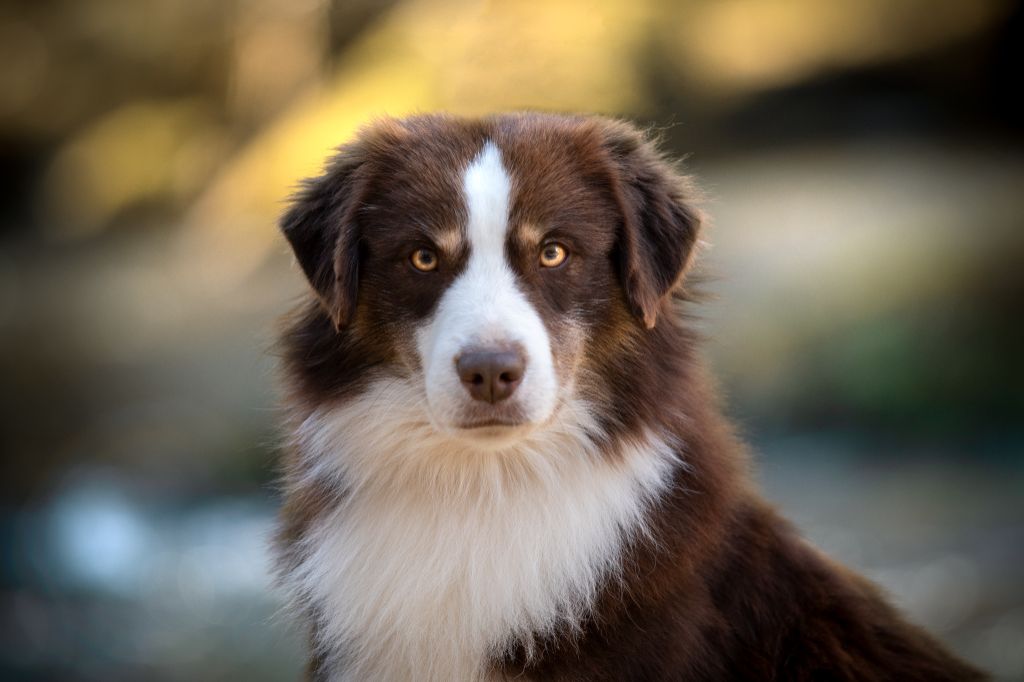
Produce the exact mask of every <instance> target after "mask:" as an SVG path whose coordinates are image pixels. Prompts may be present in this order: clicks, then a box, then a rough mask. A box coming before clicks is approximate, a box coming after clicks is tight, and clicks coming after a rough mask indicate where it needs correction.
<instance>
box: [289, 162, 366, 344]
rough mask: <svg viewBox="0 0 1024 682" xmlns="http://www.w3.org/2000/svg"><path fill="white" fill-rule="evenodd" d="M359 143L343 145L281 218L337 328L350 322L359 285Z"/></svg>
mask: <svg viewBox="0 0 1024 682" xmlns="http://www.w3.org/2000/svg"><path fill="white" fill-rule="evenodd" d="M364 157H365V154H364V151H363V149H362V148H361V146H360V145H359V143H355V144H352V145H348V146H345V147H342V148H341V149H340V150H339V152H338V154H337V155H336V156H334V158H332V159H331V160H330V161H329V162H328V164H327V168H326V171H325V172H324V174H323V175H321V176H320V177H317V178H312V179H310V180H306V181H305V182H304V183H303V187H302V189H300V190H299V192H297V193H296V194H295V196H294V197H293V198H292V201H291V206H290V208H289V209H288V210H287V212H286V213H285V214H284V216H283V217H282V218H281V231H282V232H284V236H285V237H286V238H287V239H288V242H289V243H290V244H291V247H292V250H293V251H294V252H295V258H296V259H297V260H298V261H299V265H301V266H302V270H303V272H305V273H306V278H307V279H308V280H309V283H310V284H311V285H312V286H313V289H314V291H316V294H317V296H318V297H319V299H320V302H321V304H322V305H323V307H324V310H325V311H326V312H327V314H328V315H330V317H331V320H332V321H333V322H334V327H335V329H338V330H341V328H342V327H344V326H345V325H346V324H348V322H349V321H350V320H351V318H352V315H353V313H354V312H355V308H356V297H357V294H358V287H359V227H358V225H357V222H356V214H357V212H358V209H359V205H360V202H361V200H362V195H363V193H364V192H365V190H366V185H367V181H366V177H365V176H366V171H365V168H364V166H365V163H364V161H365V158H364Z"/></svg>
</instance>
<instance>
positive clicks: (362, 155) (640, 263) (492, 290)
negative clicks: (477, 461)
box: [282, 114, 700, 445]
mask: <svg viewBox="0 0 1024 682" xmlns="http://www.w3.org/2000/svg"><path fill="white" fill-rule="evenodd" d="M690 193H691V190H689V188H688V185H687V184H686V182H685V180H684V179H683V178H682V177H681V176H679V175H677V174H676V173H675V171H674V170H673V169H672V168H671V167H670V165H668V164H667V163H666V162H665V161H663V160H662V158H661V157H660V155H659V154H658V153H657V152H656V151H655V149H654V147H653V146H652V145H651V144H650V143H649V142H648V141H646V139H645V138H644V137H643V135H642V134H641V133H639V132H638V131H637V130H636V129H634V128H633V127H631V126H629V125H627V124H624V123H620V122H616V121H610V120H607V119H600V118H592V117H566V116H555V115H542V114H511V115H503V116H497V117H493V118H487V119H480V120H467V119H460V118H455V117H449V116H422V117H413V118H409V119H405V120H390V119H388V120H383V121H379V122H377V123H375V124H373V125H371V126H370V127H368V128H366V129H364V130H363V131H362V133H361V134H360V135H359V136H358V138H357V139H356V140H355V141H354V142H352V143H351V144H349V145H347V146H345V147H343V148H342V149H341V150H340V152H339V153H338V155H337V156H335V157H334V159H333V160H332V161H331V162H330V163H329V164H328V167H327V170H326V172H325V173H324V174H323V175H322V176H320V177H318V178H316V179H313V180H311V181H309V182H308V183H307V185H306V186H305V188H304V189H303V191H301V192H300V193H299V195H298V196H297V197H296V199H295V200H294V203H293V205H292V207H291V208H290V210H289V211H288V212H287V214H286V215H285V217H284V219H283V221H282V228H283V231H284V234H285V236H286V237H287V238H288V240H289V242H290V243H291V245H292V247H293V249H294V251H295V255H296V257H297V259H298V261H299V263H300V264H301V266H302V269H303V271H304V272H305V274H306V276H307V277H308V279H309V281H310V283H311V284H312V286H313V289H314V290H315V292H316V294H317V296H318V298H319V302H320V304H321V307H322V313H323V315H325V316H329V318H330V321H331V324H332V330H333V333H335V334H337V337H338V338H337V340H338V343H339V344H340V343H341V341H342V339H345V338H348V339H351V338H358V339H361V340H362V342H363V345H364V346H366V345H370V346H373V347H374V348H375V357H377V358H382V359H383V360H380V361H378V362H377V363H376V364H377V369H378V370H383V371H386V372H391V373H397V374H399V375H402V376H404V377H406V378H408V379H410V380H411V382H412V383H413V384H415V385H417V386H420V387H421V388H422V391H423V395H425V398H426V400H425V402H426V412H427V414H428V415H429V418H430V422H431V423H432V425H433V428H434V429H436V430H437V431H438V432H440V433H443V434H449V435H453V436H455V437H457V438H459V439H468V440H470V441H472V442H474V443H478V444H491V445H500V444H503V443H509V442H512V441H515V440H516V439H518V438H520V437H522V436H524V435H525V434H527V433H530V432H531V431H533V430H535V429H537V428H538V427H541V426H543V425H544V424H545V423H547V422H548V421H549V420H551V419H552V417H553V415H555V414H556V413H557V411H558V410H559V408H560V406H561V405H562V404H563V403H564V402H565V401H566V400H568V399H569V398H571V397H572V395H573V392H574V391H576V390H578V386H579V384H580V382H581V381H583V380H587V377H588V375H593V374H594V373H595V371H596V370H595V367H596V364H595V363H600V357H601V356H602V355H605V356H606V355H608V354H609V353H614V352H618V351H619V350H621V348H620V346H623V345H624V344H625V345H628V344H629V340H628V339H630V338H632V339H634V340H635V339H636V338H637V337H638V336H640V335H644V334H650V333H653V331H652V330H654V328H655V327H656V326H657V325H659V323H661V324H670V322H661V320H660V319H659V318H663V317H664V313H665V308H666V306H667V300H668V298H669V297H670V294H671V292H672V291H673V289H674V288H676V287H677V285H678V284H679V283H680V280H681V278H682V275H683V272H684V271H685V269H686V267H687V264H688V262H689V260H690V256H691V253H692V250H693V247H694V245H695V243H696V240H697V236H698V231H699V227H700V217H699V213H698V211H697V210H696V209H695V208H694V207H693V206H692V205H691V203H690V201H691V196H690ZM616 339H617V340H616ZM632 345H633V346H634V347H635V345H636V344H632ZM381 365H383V366H384V367H381ZM588 370H590V371H589V372H588ZM589 379H590V380H592V379H593V377H592V376H591V377H589Z"/></svg>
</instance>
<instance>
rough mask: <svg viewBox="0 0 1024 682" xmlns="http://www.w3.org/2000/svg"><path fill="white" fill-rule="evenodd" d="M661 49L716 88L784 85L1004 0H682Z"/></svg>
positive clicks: (968, 21) (907, 48)
mask: <svg viewBox="0 0 1024 682" xmlns="http://www.w3.org/2000/svg"><path fill="white" fill-rule="evenodd" d="M675 7H676V9H675V18H674V19H672V20H669V21H664V22H661V23H660V26H662V27H664V28H665V31H664V35H665V38H664V40H665V42H666V44H667V47H668V49H667V50H666V56H667V57H668V58H669V59H671V60H672V61H673V63H674V65H675V67H676V68H677V69H678V70H679V71H680V72H682V73H683V74H685V75H686V76H687V78H688V80H690V81H691V82H694V83H700V84H701V85H702V86H704V87H706V88H708V89H709V90H711V91H713V92H718V93H719V94H720V95H726V96H728V95H736V94H742V93H743V92H744V91H745V90H757V89H766V88H770V87H776V86H780V85H786V84H789V83H792V82H795V81H797V80H799V79H800V78H803V77H806V76H810V75H814V74H816V73H818V72H821V71H824V70H828V69H834V68H839V67H848V66H852V65H857V64H865V63H870V62H872V61H876V60H879V59H882V58H887V57H898V56H902V55H911V54H915V53H917V52H920V51H921V50H924V49H927V48H930V47H933V46H935V45H937V44H941V43H943V42H946V43H948V42H951V41H955V40H956V39H958V38H962V37H966V36H969V35H970V34H971V33H973V32H975V31H977V30H978V29H979V28H980V27H982V26H984V25H986V24H989V23H991V22H992V21H993V20H995V19H998V18H1000V17H1002V16H1004V15H1005V14H1006V13H1007V12H1008V11H1009V10H1010V9H1011V3H1009V2H1006V1H1003V0H993V1H976V2H963V1H962V0H897V1H895V2H894V1H893V0H856V1H852V0H848V1H844V2H820V1H819V0H715V1H714V2H696V3H679V4H677V5H676V6H675Z"/></svg>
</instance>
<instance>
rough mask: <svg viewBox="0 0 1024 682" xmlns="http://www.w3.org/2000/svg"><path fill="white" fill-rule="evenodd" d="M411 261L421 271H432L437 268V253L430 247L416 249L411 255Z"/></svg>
mask: <svg viewBox="0 0 1024 682" xmlns="http://www.w3.org/2000/svg"><path fill="white" fill-rule="evenodd" d="M409 262H411V263H412V266H413V267H414V268H416V269H417V270H419V271H420V272H430V271H431V270H434V269H436V268H437V254H436V253H434V252H433V251H431V250H430V249H416V250H415V251H413V252H412V255H411V256H409Z"/></svg>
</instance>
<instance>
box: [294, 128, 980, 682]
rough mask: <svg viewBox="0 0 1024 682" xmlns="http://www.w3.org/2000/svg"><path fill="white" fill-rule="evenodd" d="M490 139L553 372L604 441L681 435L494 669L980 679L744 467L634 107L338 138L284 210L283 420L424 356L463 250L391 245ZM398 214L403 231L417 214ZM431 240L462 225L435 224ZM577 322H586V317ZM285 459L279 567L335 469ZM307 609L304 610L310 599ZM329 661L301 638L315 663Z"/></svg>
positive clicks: (694, 218)
mask: <svg viewBox="0 0 1024 682" xmlns="http://www.w3.org/2000/svg"><path fill="white" fill-rule="evenodd" d="M486 139H491V140H493V141H495V143H496V144H497V145H498V146H499V147H500V148H501V150H502V153H503V156H504V158H505V160H506V164H507V166H508V168H509V172H510V174H511V175H512V177H513V178H514V182H515V187H514V191H513V196H514V201H513V205H512V207H511V217H510V224H511V225H512V235H511V237H510V239H509V242H508V245H507V250H508V251H507V255H508V258H509V261H510V262H511V263H512V265H513V268H514V269H515V270H516V273H517V275H518V276H519V277H520V278H521V282H522V284H523V288H524V290H525V291H526V292H527V293H528V295H529V297H530V300H531V302H532V303H533V305H534V306H535V307H536V308H537V309H538V310H539V311H540V312H541V316H542V318H543V319H544V320H545V323H546V324H547V325H548V327H549V333H550V334H551V337H552V339H553V346H555V347H556V349H557V352H556V366H558V372H559V375H560V376H568V375H572V376H575V377H576V379H577V382H578V386H579V388H578V389H577V390H580V391H585V392H587V394H588V395H590V396H593V399H594V402H595V403H596V404H597V405H598V410H599V418H600V422H601V425H602V427H603V433H604V437H605V438H606V439H607V452H608V453H609V456H614V453H615V452H616V450H617V443H619V442H621V440H622V439H624V438H628V437H630V436H631V435H635V434H637V433H639V432H640V431H641V430H642V429H645V428H651V427H656V428H657V429H658V430H660V431H662V432H666V433H670V434H672V435H673V436H674V437H675V439H676V441H677V442H678V443H680V444H681V445H680V448H681V455H682V459H683V460H684V461H685V462H686V463H687V465H688V466H685V467H684V466H680V467H678V468H677V470H676V472H675V478H674V482H673V485H672V487H671V489H670V492H669V494H668V495H667V496H665V497H664V498H663V499H661V500H660V502H659V504H658V505H657V506H656V508H655V509H654V510H653V511H652V513H651V525H652V532H651V534H650V537H640V538H636V539H634V541H633V542H632V544H631V545H630V546H629V547H628V548H627V551H626V552H625V554H624V555H623V556H622V558H621V561H622V564H623V567H624V571H623V575H624V579H623V580H621V581H616V582H610V583H609V584H607V585H605V586H604V588H603V590H602V592H601V595H600V597H599V599H598V600H597V602H596V604H595V607H594V609H593V611H592V613H591V614H590V616H589V618H588V619H587V620H586V621H585V622H584V623H582V624H581V629H580V630H579V631H576V632H565V633H561V634H558V635H556V636H547V637H539V638H538V641H537V645H538V646H537V647H536V650H537V651H540V652H541V653H540V654H539V655H535V656H533V657H532V658H529V657H527V656H526V655H525V652H524V651H523V650H515V651H510V652H508V653H507V654H506V655H505V656H504V657H503V658H501V659H500V660H495V661H494V662H493V666H494V670H495V672H497V673H499V674H504V675H507V676H508V677H516V676H519V675H525V676H526V678H528V679H543V680H637V681H640V680H693V681H699V680H709V681H710V680H851V681H852V680H857V681H872V680H879V681H881V680H975V679H982V678H983V676H982V675H981V674H980V673H979V672H977V671H976V670H974V669H973V668H971V667H970V666H968V665H967V664H965V663H962V662H960V661H958V660H957V659H956V658H954V657H953V656H952V655H951V654H949V653H947V652H946V651H945V650H944V649H943V647H942V646H941V645H940V644H939V643H937V642H936V641H935V640H933V639H932V638H930V637H929V636H928V635H927V634H925V633H924V632H923V631H921V630H919V629H918V628H916V627H914V626H912V625H910V624H908V623H907V622H906V621H905V620H904V619H903V618H902V617H901V616H900V615H899V614H898V613H897V612H896V611H895V610H893V609H892V608H891V607H890V606H888V605H887V604H886V602H885V600H884V599H883V598H882V597H881V596H880V594H879V592H878V590H877V589H876V588H875V587H874V586H872V585H871V584H870V583H868V582H867V581H865V580H864V579H863V578H860V577H859V576H857V575H855V574H853V573H851V572H850V571H848V570H846V569H845V568H843V567H841V566H838V565H836V564H835V563H833V562H831V561H830V560H828V559H827V558H825V557H824V556H822V555H821V554H820V553H818V552H817V551H816V550H815V549H813V548H812V547H810V546H809V545H807V544H806V543H805V542H804V541H803V540H801V539H800V538H799V537H798V535H797V534H796V533H795V531H794V530H793V529H792V528H791V527H790V526H789V525H788V524H787V523H786V522H784V521H783V520H781V519H780V518H779V517H778V516H777V515H776V513H775V512H774V511H773V510H772V509H771V508H770V507H768V506H767V505H766V504H765V503H764V502H763V501H761V499H760V498H759V497H758V495H757V494H756V492H754V491H753V490H752V489H751V486H750V484H749V480H748V476H747V473H746V467H747V458H746V455H745V452H744V447H743V445H742V444H741V443H740V442H739V441H738V440H737V439H736V437H735V436H734V435H733V433H732V430H731V428H730V426H729V425H728V423H727V422H726V421H725V420H724V419H723V417H722V416H721V414H720V412H719V408H718V405H717V399H716V397H715V391H714V390H713V388H712V385H711V383H710V381H709V380H708V378H707V377H706V376H705V375H704V372H703V370H702V368H701V365H700V362H699V361H698V359H697V351H696V346H697V336H696V334H695V333H694V332H693V331H692V330H691V329H690V328H689V327H687V325H686V324H685V321H684V318H683V317H682V316H681V315H678V314H676V311H674V310H673V296H675V297H676V299H677V300H676V303H679V304H680V305H687V304H686V303H685V302H682V299H683V296H682V294H681V287H682V285H683V282H682V280H683V277H684V273H685V271H686V268H687V266H688V264H689V262H690V260H691V257H692V254H693V250H694V245H695V244H696V241H697V238H698V236H699V230H700V223H701V215H700V212H699V211H698V210H697V209H696V208H695V200H696V199H695V192H694V190H693V189H692V187H691V186H690V184H689V182H688V181H687V180H686V179H685V178H683V177H682V176H680V175H679V174H678V173H677V172H676V171H675V170H674V169H673V167H672V166H671V165H670V164H669V163H667V162H666V161H665V160H663V158H662V157H661V156H660V155H659V154H658V153H657V152H656V151H655V149H654V147H653V145H652V144H651V143H650V142H648V141H647V140H646V139H645V138H644V136H643V135H642V134H640V133H639V132H637V131H636V130H635V129H634V128H632V127H631V126H629V125H627V124H624V123H620V122H615V121H608V120H604V119H598V118H592V117H562V116H549V115H539V114H513V115H505V116H497V117H493V118H487V119H482V120H468V121H467V120H462V119H456V118H452V117H446V116H425V117H416V118H412V119H407V120H405V121H385V122H381V123H378V124H376V125H375V126H372V127H370V128H369V129H368V130H367V131H365V132H364V133H363V134H362V135H361V137H360V138H359V139H358V140H357V141H356V142H354V143H353V144H351V145H349V146H347V147H344V148H342V150H341V152H340V154H339V155H338V156H337V157H336V158H335V159H334V160H333V161H332V162H331V163H330V165H329V166H328V168H327V170H326V172H325V174H324V175H323V176H321V177H320V178H317V179H315V180H313V181H311V182H310V183H309V184H308V185H307V186H306V188H305V189H304V190H303V192H301V193H300V194H299V196H298V197H297V198H296V200H295V203H294V204H293V207H292V209H291V210H290V211H289V212H288V214H287V215H286V216H285V218H284V220H283V223H282V226H283V230H284V233H285V235H286V236H287V237H288V239H289V241H290V242H291V244H292V246H293V248H294V250H295V252H296V256H297V258H298V260H299V263H300V264H301V265H302V267H303V270H304V272H305V273H306V275H307V277H308V278H309V280H310V282H311V284H312V286H313V289H314V291H315V292H316V299H315V302H311V303H310V304H308V305H306V306H305V307H304V308H303V309H302V310H301V311H299V313H297V315H296V316H295V317H294V319H293V320H292V321H291V323H290V324H289V326H288V329H287V331H286V332H285V335H284V341H283V344H284V351H285V357H284V370H285V375H286V378H287V385H288V390H289V393H288V397H287V400H288V404H289V407H290V408H291V413H292V415H293V418H294V419H295V420H301V419H302V418H303V417H304V416H305V415H306V414H308V413H309V412H310V410H312V409H313V408H315V407H316V406H317V405H320V404H323V403H325V402H328V401H344V400H346V399H350V398H351V397H353V396H356V395H358V394H359V391H360V390H361V389H362V388H363V387H364V386H365V385H366V382H367V381H369V380H370V379H371V378H372V377H374V376H379V375H381V374H388V373H393V374H404V375H409V374H411V373H414V372H416V371H417V369H418V368H417V366H416V365H417V362H416V359H415V353H414V352H412V348H411V346H410V345H409V344H410V343H411V342H410V341H409V339H410V338H411V334H410V329H411V328H413V327H414V325H415V324H416V323H417V322H418V321H419V320H421V319H423V318H424V317H425V316H427V315H429V314H430V312H431V311H432V309H433V306H434V305H435V304H436V301H437V298H438V296H439V295H440V292H441V291H443V288H444V286H446V284H447V283H448V282H450V281H451V280H452V279H453V278H454V277H456V276H457V275H458V272H459V268H460V267H461V265H460V264H462V263H464V260H465V258H466V254H465V253H461V252H458V251H457V249H456V251H454V252H452V253H448V254H447V262H448V263H449V264H450V266H449V267H448V269H447V270H446V271H444V272H439V273H438V276H437V277H434V278H433V279H429V280H428V279H425V278H423V277H422V276H419V275H418V274H417V273H411V272H408V271H407V270H403V269H402V268H401V267H398V266H394V265H392V263H395V262H400V261H401V258H396V257H395V253H393V252H394V250H395V249H397V248H400V247H401V248H407V245H408V244H409V243H415V241H413V242H410V239H411V240H415V239H417V237H416V236H415V234H417V233H422V235H423V237H424V239H426V238H427V237H429V236H430V234H431V233H432V232H433V234H434V235H438V234H439V233H447V234H451V233H458V232H459V231H460V230H462V229H464V226H463V224H462V223H463V222H464V220H465V216H464V215H463V213H462V212H461V210H460V207H459V205H458V204H457V203H453V202H452V197H457V196H458V194H459V187H458V186H457V185H456V183H455V181H454V179H453V178H454V176H453V175H452V174H451V173H450V172H445V171H444V170H443V169H451V168H457V167H459V166H462V165H465V163H467V162H468V160H469V159H470V158H472V156H473V155H474V154H475V153H476V151H477V150H478V149H479V148H480V146H481V145H482V144H483V143H484V141H485V140H486ZM550 229H553V230H554V233H555V234H556V235H557V236H558V238H559V239H560V240H561V241H563V242H565V243H567V244H569V245H570V247H571V248H572V250H573V252H574V257H573V258H572V259H571V260H570V261H568V262H567V264H566V266H565V270H564V271H563V272H561V273H558V274H557V276H553V275H550V274H549V273H538V272H537V271H536V269H535V268H532V267H530V266H531V263H532V260H531V259H532V258H533V255H532V254H533V253H534V252H535V247H536V244H537V239H538V237H539V236H540V235H542V234H544V233H545V232H546V231H547V230H550ZM410 235H412V236H410ZM435 242H444V243H457V240H452V239H450V238H449V239H444V238H438V239H436V240H435ZM581 330H582V331H581ZM305 466H306V465H305V464H304V463H303V461H302V460H301V459H300V458H299V457H298V456H297V455H295V454H293V455H292V456H291V458H290V459H289V460H287V461H286V464H285V468H286V471H285V480H286V492H287V499H286V503H285V506H284V509H283V510H282V529H281V533H280V536H279V548H280V556H281V562H280V566H281V570H282V572H287V571H288V570H289V567H290V566H293V565H294V562H295V559H296V557H297V556H298V555H299V553H301V552H302V551H303V549H302V539H303V537H304V532H305V529H306V528H307V527H308V526H309V524H310V522H311V520H312V519H315V518H316V517H318V516H319V515H321V514H324V513H325V512H326V511H327V510H329V509H330V508H332V505H333V504H334V503H335V501H336V500H337V499H339V496H340V495H342V494H343V491H340V490H337V489H336V488H335V487H334V484H332V483H330V482H325V481H318V480H314V481H309V480H308V478H307V477H305V476H304V475H303V474H304V467H305ZM308 615H309V617H310V626H311V627H313V628H315V627H316V615H315V613H312V612H311V613H309V614H308ZM327 670H328V667H327V666H325V665H324V663H323V661H322V660H320V659H318V658H316V657H314V658H313V661H312V663H311V665H310V677H311V679H320V678H322V677H325V676H326V675H327V674H328V672H326V671H327Z"/></svg>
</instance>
